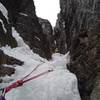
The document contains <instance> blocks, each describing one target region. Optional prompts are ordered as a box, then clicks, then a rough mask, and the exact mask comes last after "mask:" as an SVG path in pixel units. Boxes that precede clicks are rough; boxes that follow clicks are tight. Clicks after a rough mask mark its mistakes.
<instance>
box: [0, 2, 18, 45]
mask: <svg viewBox="0 0 100 100" xmlns="http://www.w3.org/2000/svg"><path fill="white" fill-rule="evenodd" d="M3 1H4V0H0V4H1V3H2V2H3ZM2 6H4V5H3V4H2ZM4 7H5V6H4ZM5 9H6V8H5ZM6 10H7V9H6ZM4 13H6V12H4ZM5 45H10V46H11V47H16V46H17V42H16V41H15V39H14V38H13V37H12V29H11V25H10V23H9V20H8V19H7V18H6V17H5V16H4V14H3V12H2V10H0V47H1V46H5Z"/></svg>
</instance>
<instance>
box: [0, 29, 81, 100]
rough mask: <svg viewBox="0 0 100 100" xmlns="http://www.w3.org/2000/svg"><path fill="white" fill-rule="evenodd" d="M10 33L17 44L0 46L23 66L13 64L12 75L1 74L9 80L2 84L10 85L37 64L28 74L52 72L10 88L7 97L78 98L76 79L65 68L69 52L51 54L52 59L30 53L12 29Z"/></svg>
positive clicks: (11, 99) (35, 99)
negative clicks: (22, 62)
mask: <svg viewBox="0 0 100 100" xmlns="http://www.w3.org/2000/svg"><path fill="white" fill-rule="evenodd" d="M13 36H14V37H15V38H16V40H17V42H18V45H19V46H18V47H17V48H13V49H11V48H10V47H8V46H6V47H2V48H1V49H2V50H3V51H4V52H5V53H6V54H8V55H10V56H13V57H15V58H18V59H20V60H21V61H24V62H25V63H24V65H23V66H17V65H15V66H16V67H15V68H16V72H15V74H14V75H12V76H11V77H8V76H6V77H4V78H3V80H7V79H8V80H10V81H9V82H8V83H6V84H4V83H3V85H2V86H4V85H8V84H11V83H12V82H14V81H16V80H17V79H20V78H22V77H24V76H25V75H27V74H28V73H30V72H31V71H32V70H33V69H34V68H35V67H36V66H37V65H39V64H40V66H39V67H38V68H37V70H36V71H34V72H33V73H32V74H31V76H34V75H36V74H39V73H41V72H44V71H46V70H47V69H53V70H54V71H53V72H50V73H48V74H45V75H43V76H41V77H38V78H37V79H34V80H32V81H29V82H27V83H25V84H24V85H23V86H22V87H19V88H16V89H13V90H12V91H10V92H9V93H7V94H6V99H7V100H80V96H79V92H78V89H77V78H76V76H75V75H74V74H72V73H70V72H69V71H68V70H67V68H66V64H67V63H68V62H69V59H70V57H69V54H68V53H67V54H66V55H62V54H59V53H56V54H53V56H52V60H51V61H47V60H46V59H44V58H42V57H40V56H39V55H37V54H35V53H33V52H32V51H31V50H30V48H29V47H28V46H27V45H26V44H25V43H24V41H23V40H22V38H21V37H20V36H19V34H18V33H17V32H16V31H15V30H14V28H13ZM12 67H13V66H12ZM31 76H30V77H31Z"/></svg>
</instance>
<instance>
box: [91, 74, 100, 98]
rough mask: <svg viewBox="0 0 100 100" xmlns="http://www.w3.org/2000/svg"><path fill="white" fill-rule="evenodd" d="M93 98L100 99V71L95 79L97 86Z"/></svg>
mask: <svg viewBox="0 0 100 100" xmlns="http://www.w3.org/2000/svg"><path fill="white" fill-rule="evenodd" d="M91 100H100V73H98V75H97V77H96V79H95V87H94V89H93V91H92V94H91Z"/></svg>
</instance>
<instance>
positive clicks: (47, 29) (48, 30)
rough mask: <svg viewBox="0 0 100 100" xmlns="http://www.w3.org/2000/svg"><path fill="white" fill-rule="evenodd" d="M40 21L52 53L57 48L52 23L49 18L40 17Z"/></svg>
mask: <svg viewBox="0 0 100 100" xmlns="http://www.w3.org/2000/svg"><path fill="white" fill-rule="evenodd" d="M39 23H40V25H41V26H42V30H43V34H44V35H45V36H46V39H47V41H48V45H49V48H50V52H51V53H52V52H54V50H55V43H54V39H53V38H54V37H53V28H52V25H51V23H50V22H49V21H48V20H46V19H42V18H39Z"/></svg>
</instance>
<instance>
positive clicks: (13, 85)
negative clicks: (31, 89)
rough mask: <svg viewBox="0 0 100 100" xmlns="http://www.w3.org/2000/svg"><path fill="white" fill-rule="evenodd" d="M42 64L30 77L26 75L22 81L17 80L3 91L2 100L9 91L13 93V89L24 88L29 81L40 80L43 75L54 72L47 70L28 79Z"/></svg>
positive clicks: (0, 98)
mask: <svg viewBox="0 0 100 100" xmlns="http://www.w3.org/2000/svg"><path fill="white" fill-rule="evenodd" d="M42 64H43V63H42ZM42 64H39V65H38V66H36V67H35V68H34V69H33V70H32V71H31V72H30V73H29V74H28V75H26V76H25V77H23V78H22V79H20V80H17V81H16V82H14V83H12V84H11V85H9V86H7V87H6V88H4V89H2V90H1V91H2V95H0V100H5V97H4V96H5V94H6V93H8V92H9V91H11V90H12V89H14V88H17V87H20V86H23V84H24V83H26V82H28V81H31V80H34V79H36V78H38V77H40V76H43V75H45V74H47V73H50V72H52V71H53V69H49V70H46V71H44V72H42V73H40V74H37V75H35V76H33V77H30V78H28V77H29V76H30V75H31V74H32V73H33V72H34V71H35V70H36V69H37V68H38V67H39V66H40V65H42ZM26 78H27V79H26Z"/></svg>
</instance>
